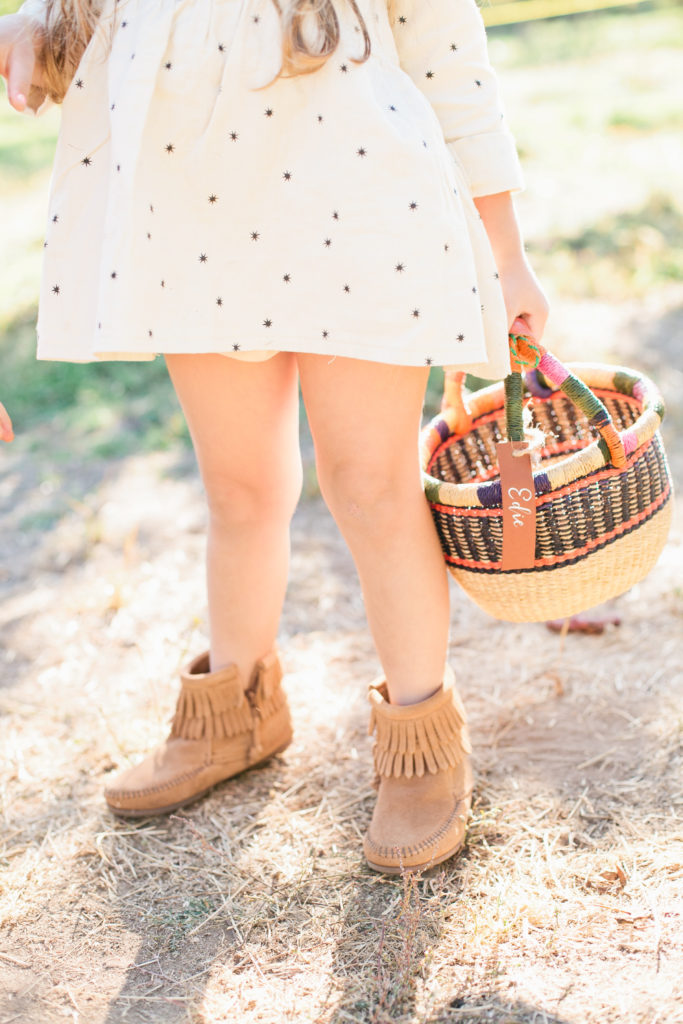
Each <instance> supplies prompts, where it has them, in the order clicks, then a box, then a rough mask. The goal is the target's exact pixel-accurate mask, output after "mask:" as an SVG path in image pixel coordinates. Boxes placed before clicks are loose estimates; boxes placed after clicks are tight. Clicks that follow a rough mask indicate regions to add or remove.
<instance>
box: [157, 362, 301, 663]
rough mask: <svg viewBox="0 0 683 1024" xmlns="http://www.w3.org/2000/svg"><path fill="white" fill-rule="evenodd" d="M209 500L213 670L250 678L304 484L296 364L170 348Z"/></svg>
mask: <svg viewBox="0 0 683 1024" xmlns="http://www.w3.org/2000/svg"><path fill="white" fill-rule="evenodd" d="M166 363H167V366H168V370H169V373H170V376H171V380H172V381H173V385H174V387H175V390H176V394H177V395H178V399H179V401H180V404H181V406H182V408H183V412H184V413H185V418H186V420H187V423H188V426H189V429H190V434H191V436H192V442H193V445H194V449H195V453H196V455H197V461H198V463H199V469H200V472H201V476H202V481H203V483H204V488H205V490H206V496H207V500H208V507H209V530H208V539H207V584H208V598H209V628H210V634H211V670H212V671H215V670H217V669H219V668H222V667H224V666H226V665H228V664H230V663H231V662H235V663H236V664H237V665H238V667H239V668H240V670H241V672H242V677H243V678H244V679H249V678H250V675H251V672H252V670H253V667H254V664H255V662H256V661H257V660H258V659H259V658H261V657H263V655H264V654H266V653H268V651H270V650H271V649H272V647H273V645H274V643H275V638H276V634H277V628H278V622H279V619H280V612H281V608H282V601H283V598H284V593H285V589H286V586H287V573H288V567H289V524H290V520H291V517H292V514H293V512H294V509H295V507H296V503H297V501H298V498H299V493H300V490H301V457H300V454H299V438H298V388H297V367H296V360H295V358H294V356H292V355H289V354H287V353H282V354H280V355H277V356H274V357H273V358H272V359H269V360H267V361H265V362H263V363H251V362H240V361H239V360H236V359H230V358H226V357H225V356H221V355H209V354H204V355H195V354H192V355H189V354H188V355H166Z"/></svg>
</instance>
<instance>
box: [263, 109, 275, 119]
mask: <svg viewBox="0 0 683 1024" xmlns="http://www.w3.org/2000/svg"><path fill="white" fill-rule="evenodd" d="M264 113H265V115H266V117H272V116H273V108H272V107H267V108H266V110H265V111H264Z"/></svg>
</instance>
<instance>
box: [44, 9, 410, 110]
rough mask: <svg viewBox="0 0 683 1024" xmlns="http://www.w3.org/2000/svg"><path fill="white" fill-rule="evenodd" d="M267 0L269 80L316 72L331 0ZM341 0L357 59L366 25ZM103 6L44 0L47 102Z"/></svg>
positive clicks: (331, 44) (329, 45)
mask: <svg viewBox="0 0 683 1024" xmlns="http://www.w3.org/2000/svg"><path fill="white" fill-rule="evenodd" d="M272 2H273V4H274V5H275V8H276V10H277V12H278V14H279V15H280V23H281V26H282V62H281V65H280V69H279V71H278V73H277V74H276V75H275V77H274V78H273V79H272V81H275V80H276V79H277V78H279V77H286V78H292V77H294V76H296V75H306V74H310V73H311V72H313V71H317V69H318V68H319V67H321V66H322V65H323V64H324V63H325V61H326V60H327V59H328V58H329V57H330V56H331V54H332V53H334V51H335V50H336V48H337V46H338V44H339V19H338V17H337V12H336V10H335V7H334V4H333V3H332V0H289V3H287V5H286V6H285V9H284V10H283V9H282V7H281V5H280V3H279V0H272ZM343 2H345V3H348V4H349V5H350V6H351V8H352V10H353V12H354V14H355V15H356V17H357V19H358V22H359V25H360V29H361V32H362V36H363V44H364V47H363V53H362V55H361V56H360V57H351V58H349V59H350V60H352V61H353V62H354V63H357V64H362V63H364V62H365V61H366V60H367V59H368V57H369V56H370V49H371V42H370V35H369V33H368V29H367V25H366V24H365V19H364V18H363V15H362V14H361V12H360V10H359V8H358V4H357V3H356V0H343ZM390 2H391V0H390ZM103 7H104V0H47V4H46V8H47V13H46V18H45V23H44V25H43V29H42V39H41V45H40V48H39V59H40V60H41V62H42V64H43V68H44V85H43V87H44V89H45V92H46V93H47V95H48V96H49V97H50V99H51V100H52V101H53V102H55V103H61V101H62V100H63V99H64V95H65V93H66V90H67V88H68V86H69V83H70V81H71V79H72V78H73V76H74V73H75V71H76V68H77V67H78V65H79V63H80V60H81V57H82V56H83V53H84V51H85V48H86V47H87V45H88V43H89V42H90V39H91V37H92V35H93V33H94V31H95V29H96V27H97V23H98V20H99V18H100V16H101V14H102V10H103ZM267 84H268V85H270V84H271V83H270V82H269V83H267ZM262 88H263V87H262Z"/></svg>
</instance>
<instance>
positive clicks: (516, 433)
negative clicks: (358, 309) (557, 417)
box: [442, 320, 626, 469]
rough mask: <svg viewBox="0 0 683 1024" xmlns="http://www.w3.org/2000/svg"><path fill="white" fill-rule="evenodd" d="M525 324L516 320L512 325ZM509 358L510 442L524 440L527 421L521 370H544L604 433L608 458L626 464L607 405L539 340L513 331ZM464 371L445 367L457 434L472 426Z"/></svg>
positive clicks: (507, 415)
mask: <svg viewBox="0 0 683 1024" xmlns="http://www.w3.org/2000/svg"><path fill="white" fill-rule="evenodd" d="M517 324H520V325H521V324H523V325H524V326H525V327H526V324H524V321H523V320H516V321H515V323H514V324H513V327H515V326H516V325H517ZM509 339H510V360H511V362H512V365H513V366H514V367H516V368H515V369H513V371H512V372H511V373H509V374H508V376H507V377H506V378H505V430H506V433H507V437H508V440H509V441H523V440H524V424H523V420H522V401H523V393H524V381H523V378H522V370H524V371H526V372H530V371H535V372H536V373H542V374H543V376H544V377H545V378H546V380H548V381H550V383H551V384H553V385H554V386H555V387H556V388H558V389H559V390H560V391H563V392H564V394H565V395H566V396H567V398H569V399H570V400H571V401H572V402H573V403H574V405H575V406H576V407H577V408H578V409H580V410H581V412H582V413H583V414H584V416H585V417H586V418H587V420H588V422H589V424H590V425H591V426H592V427H595V428H596V429H597V430H598V431H599V432H600V434H601V436H602V440H603V441H604V445H605V448H606V451H603V454H604V455H605V457H606V461H609V462H611V463H612V465H613V466H614V467H615V468H616V469H620V468H621V467H622V466H624V465H625V464H626V451H625V449H624V442H623V439H622V437H621V435H620V433H619V431H618V430H617V428H616V427H615V426H614V423H613V422H612V417H611V416H610V414H609V412H608V411H607V408H606V406H605V405H604V404H603V403H602V402H601V401H600V399H599V398H598V397H597V395H595V394H593V392H592V391H591V389H590V388H589V387H588V386H587V385H586V384H584V383H583V381H582V380H579V378H578V377H577V376H576V375H575V374H573V373H570V372H569V370H568V369H567V368H566V366H564V365H563V364H562V363H561V362H560V361H559V359H556V358H555V356H553V355H551V353H550V352H548V351H547V349H545V348H544V347H543V345H541V344H539V343H538V342H535V341H533V340H532V339H531V338H530V337H529V336H528V335H526V334H514V333H512V332H511V333H510V335H509ZM464 379H465V373H464V372H462V371H460V370H446V372H445V377H444V397H443V401H442V409H446V408H450V409H453V410H454V412H455V429H456V431H457V433H465V432H467V430H468V429H469V428H470V427H471V423H472V416H471V413H470V411H469V409H468V408H467V405H466V403H465V401H464V398H463V394H462V389H463V382H464Z"/></svg>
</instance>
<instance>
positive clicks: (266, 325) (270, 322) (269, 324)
mask: <svg viewBox="0 0 683 1024" xmlns="http://www.w3.org/2000/svg"><path fill="white" fill-rule="evenodd" d="M263 326H264V327H272V326H273V321H272V320H264V321H263Z"/></svg>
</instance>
